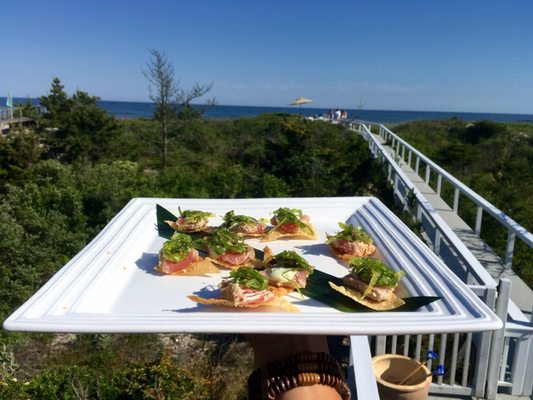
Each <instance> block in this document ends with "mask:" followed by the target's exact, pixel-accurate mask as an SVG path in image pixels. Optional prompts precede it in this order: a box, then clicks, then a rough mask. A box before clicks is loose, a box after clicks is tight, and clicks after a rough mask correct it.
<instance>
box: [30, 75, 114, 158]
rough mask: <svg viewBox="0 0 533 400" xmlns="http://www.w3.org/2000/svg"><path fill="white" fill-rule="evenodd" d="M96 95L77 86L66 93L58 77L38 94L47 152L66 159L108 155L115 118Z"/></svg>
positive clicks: (54, 156)
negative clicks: (42, 109)
mask: <svg viewBox="0 0 533 400" xmlns="http://www.w3.org/2000/svg"><path fill="white" fill-rule="evenodd" d="M97 100H98V98H97V97H94V96H90V95H89V94H87V93H86V92H82V91H80V90H77V91H76V92H75V93H74V95H72V96H71V97H69V96H68V95H67V94H66V93H65V92H64V91H63V86H62V85H61V82H60V81H59V79H58V78H54V81H53V82H52V88H51V89H50V94H49V95H48V96H42V97H40V98H39V102H40V103H41V105H43V106H44V107H46V110H47V112H46V113H44V114H43V117H42V120H41V123H42V125H43V127H45V128H48V130H46V131H45V132H46V133H47V134H46V135H45V139H46V143H47V149H48V153H49V154H48V155H49V157H52V158H59V159H60V160H62V161H65V162H72V161H76V160H89V161H98V160H101V159H104V158H105V157H106V156H108V155H109V148H110V144H111V143H112V141H113V139H114V138H115V137H116V136H117V134H118V124H117V122H116V121H115V118H114V117H112V116H109V115H108V114H107V113H106V112H105V111H104V110H102V109H101V108H99V107H98V105H97Z"/></svg>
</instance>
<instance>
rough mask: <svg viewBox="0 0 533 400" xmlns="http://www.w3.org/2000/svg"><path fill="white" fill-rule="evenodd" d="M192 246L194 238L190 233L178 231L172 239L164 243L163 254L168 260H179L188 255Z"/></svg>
mask: <svg viewBox="0 0 533 400" xmlns="http://www.w3.org/2000/svg"><path fill="white" fill-rule="evenodd" d="M192 247H193V240H192V238H191V237H190V236H189V235H186V234H184V233H178V232H176V233H174V235H172V237H171V238H170V240H168V241H166V242H165V243H163V247H162V248H161V254H162V255H163V257H164V258H165V259H167V260H170V261H174V262H179V261H182V260H183V259H184V258H185V257H187V255H188V254H189V252H190V251H191V248H192Z"/></svg>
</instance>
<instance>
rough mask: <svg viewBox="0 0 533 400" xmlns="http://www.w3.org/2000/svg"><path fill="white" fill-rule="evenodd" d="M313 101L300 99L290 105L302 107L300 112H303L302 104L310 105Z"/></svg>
mask: <svg viewBox="0 0 533 400" xmlns="http://www.w3.org/2000/svg"><path fill="white" fill-rule="evenodd" d="M312 102H313V100H310V99H306V98H305V97H298V98H297V99H295V100H294V101H291V102H290V103H289V106H300V112H301V111H302V104H309V103H312Z"/></svg>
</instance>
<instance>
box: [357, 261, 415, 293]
mask: <svg viewBox="0 0 533 400" xmlns="http://www.w3.org/2000/svg"><path fill="white" fill-rule="evenodd" d="M350 269H351V271H352V274H354V275H357V277H358V278H359V279H361V280H362V281H363V282H366V283H367V284H368V288H367V289H366V290H365V292H364V293H363V298H364V297H365V296H367V295H368V294H369V293H370V292H371V291H372V289H373V287H374V286H382V287H386V288H391V289H392V288H395V287H396V286H397V285H398V282H399V280H400V279H401V278H402V277H403V276H404V275H405V272H404V271H400V272H394V271H393V270H392V269H390V268H389V267H388V266H387V265H385V264H384V263H383V262H381V261H380V260H378V259H376V258H367V257H361V258H355V257H354V258H352V259H351V260H350Z"/></svg>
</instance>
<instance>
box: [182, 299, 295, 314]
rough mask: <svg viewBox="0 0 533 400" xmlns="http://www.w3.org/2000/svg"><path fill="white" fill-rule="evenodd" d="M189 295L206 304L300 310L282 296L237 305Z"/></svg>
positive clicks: (222, 300)
mask: <svg viewBox="0 0 533 400" xmlns="http://www.w3.org/2000/svg"><path fill="white" fill-rule="evenodd" d="M187 297H188V298H189V299H191V300H192V301H194V302H196V303H200V304H205V305H214V306H226V307H233V308H257V307H261V306H271V307H279V308H281V309H283V310H285V311H290V312H299V311H300V310H299V309H298V307H296V306H294V305H293V304H292V303H290V302H289V301H287V300H285V299H283V298H281V297H276V298H275V299H274V300H272V301H268V302H265V303H259V304H252V305H246V304H244V305H235V303H234V302H233V301H231V300H227V299H205V298H203V297H200V296H194V295H190V296H187Z"/></svg>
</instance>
